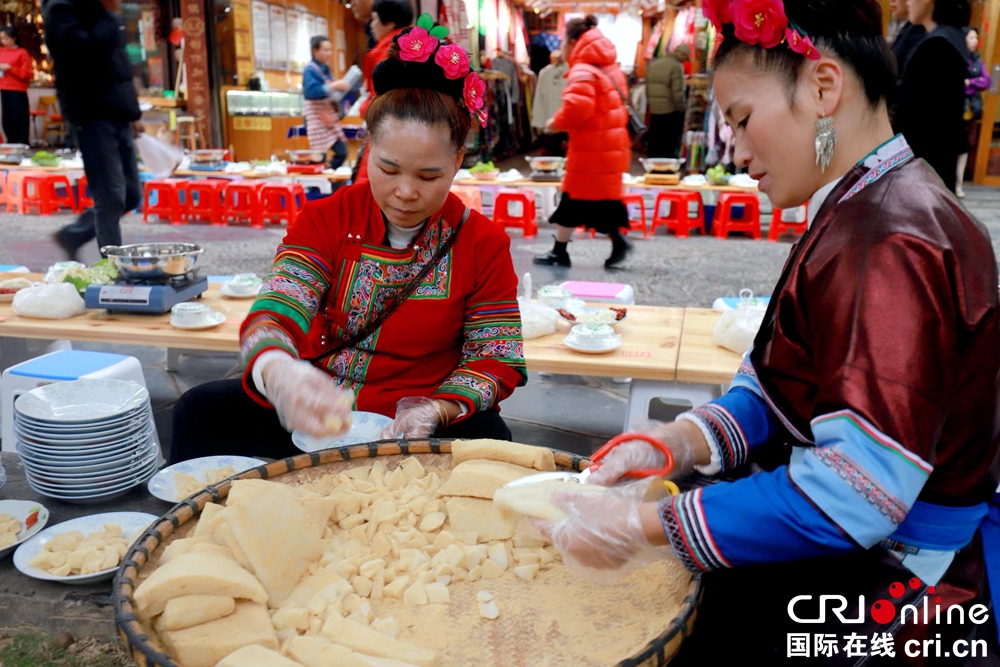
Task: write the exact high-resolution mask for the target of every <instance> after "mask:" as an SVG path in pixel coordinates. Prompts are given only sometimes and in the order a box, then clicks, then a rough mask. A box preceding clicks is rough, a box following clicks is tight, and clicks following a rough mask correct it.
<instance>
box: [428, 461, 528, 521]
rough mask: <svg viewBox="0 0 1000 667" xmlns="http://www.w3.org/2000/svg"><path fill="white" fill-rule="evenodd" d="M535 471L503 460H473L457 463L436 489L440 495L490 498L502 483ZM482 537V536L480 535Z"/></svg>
mask: <svg viewBox="0 0 1000 667" xmlns="http://www.w3.org/2000/svg"><path fill="white" fill-rule="evenodd" d="M535 472H536V471H535V470H533V469H531V468H525V467H524V466H519V465H514V464H512V463H504V462H503V461H482V460H478V459H477V460H473V461H466V462H465V463H459V464H458V465H457V466H455V469H454V470H452V471H451V477H449V478H448V481H447V482H445V483H444V486H442V487H441V489H440V490H439V491H438V493H439V494H440V495H442V496H466V497H470V498H485V499H486V500H492V499H493V494H494V493H495V492H496V490H497V489H499V488H500V487H501V486H503V485H504V484H507V483H508V482H513V481H514V480H515V479H521V478H522V477H527V476H528V475H532V474H534V473H535ZM480 537H482V536H480Z"/></svg>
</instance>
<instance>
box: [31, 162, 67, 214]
mask: <svg viewBox="0 0 1000 667" xmlns="http://www.w3.org/2000/svg"><path fill="white" fill-rule="evenodd" d="M60 186H61V188H62V190H63V194H59V188H60ZM62 206H65V207H66V208H68V209H70V210H75V209H76V197H74V196H73V186H72V185H70V182H69V179H68V178H66V177H65V176H62V175H59V174H47V173H44V172H31V173H29V174H27V175H26V176H25V177H24V178H23V179H22V180H21V203H20V210H21V213H27V212H28V209H35V208H37V209H38V214H39V215H52V214H53V213H55V212H57V211H58V210H59V208H60V207H62Z"/></svg>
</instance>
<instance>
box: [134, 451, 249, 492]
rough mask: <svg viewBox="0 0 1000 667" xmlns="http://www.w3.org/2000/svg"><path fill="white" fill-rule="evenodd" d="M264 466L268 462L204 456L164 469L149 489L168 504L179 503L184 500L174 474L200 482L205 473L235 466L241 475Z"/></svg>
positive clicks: (233, 457) (152, 481)
mask: <svg viewBox="0 0 1000 667" xmlns="http://www.w3.org/2000/svg"><path fill="white" fill-rule="evenodd" d="M262 465H266V462H265V461H261V460H260V459H252V458H249V457H246V456H204V457H202V458H200V459H191V460H190V461H181V462H180V463H175V464H174V465H172V466H170V467H169V468H164V469H163V470H161V471H160V472H158V473H156V474H155V475H153V477H152V479H150V480H149V484H148V485H147V488H148V489H149V493H150V494H152V495H153V496H154V497H156V498H159V499H160V500H165V501H167V502H168V503H177V502H180V501H182V500H184V499H183V498H178V497H177V485H176V484H175V483H174V481H175V478H174V473H178V472H179V473H183V474H185V475H191V476H192V477H194V478H196V479H198V480H200V481H204V480H205V471H207V470H213V469H215V468H224V467H225V466H233V468H235V469H236V472H237V473H241V472H243V471H244V470H250V469H251V468H256V467H257V466H262Z"/></svg>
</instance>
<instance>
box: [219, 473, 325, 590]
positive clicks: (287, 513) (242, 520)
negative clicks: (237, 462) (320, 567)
mask: <svg viewBox="0 0 1000 667" xmlns="http://www.w3.org/2000/svg"><path fill="white" fill-rule="evenodd" d="M254 481H259V480H254ZM274 487H278V488H274ZM287 488H288V487H286V486H285V485H284V484H270V485H268V486H267V487H260V488H259V489H256V490H255V491H254V494H253V496H252V497H250V498H247V499H245V500H242V501H241V502H240V503H239V504H237V505H235V506H231V507H228V508H227V514H229V516H227V517H226V524H227V525H228V526H229V527H230V529H231V530H232V532H233V537H234V538H235V540H236V542H237V544H239V547H240V549H242V551H243V554H244V555H245V556H246V559H247V561H248V562H249V563H250V566H251V568H252V569H253V573H254V575H256V577H257V579H258V580H259V581H260V583H261V584H262V585H263V586H264V590H266V591H267V595H268V605H270V606H271V607H272V608H274V607H278V606H279V605H280V604H281V603H282V602H284V601H285V600H286V599H287V598H288V596H289V595H291V593H292V590H293V589H294V588H295V585H296V584H297V583H298V581H299V580H300V579H301V578H302V577H303V576H305V574H306V572H307V571H308V570H309V566H310V565H311V564H313V563H316V562H317V561H319V559H320V557H321V556H322V555H323V547H322V543H321V542H320V535H321V533H320V531H319V530H318V529H317V528H316V526H315V525H314V524H313V522H312V521H311V520H310V519H309V518H308V517H306V515H305V514H304V513H303V511H302V509H301V506H300V505H299V503H298V498H296V497H295V495H294V494H291V492H290V491H287V490H286V489H287ZM279 489H280V490H279Z"/></svg>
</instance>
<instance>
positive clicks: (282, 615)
mask: <svg viewBox="0 0 1000 667" xmlns="http://www.w3.org/2000/svg"><path fill="white" fill-rule="evenodd" d="M271 625H273V626H274V629H275V630H297V631H298V632H305V631H306V630H308V629H309V610H308V609H306V608H305V607H294V606H291V607H282V608H281V609H279V610H278V611H276V612H274V616H272V617H271Z"/></svg>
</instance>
